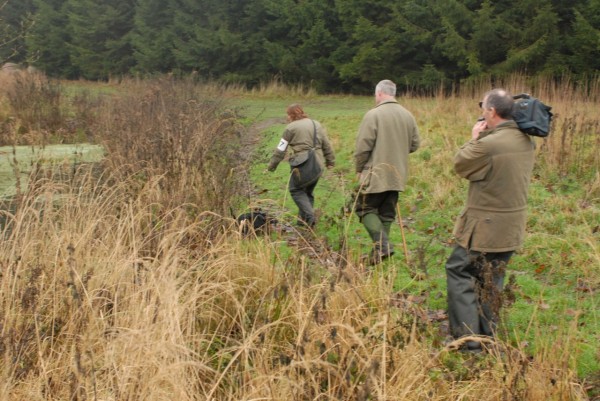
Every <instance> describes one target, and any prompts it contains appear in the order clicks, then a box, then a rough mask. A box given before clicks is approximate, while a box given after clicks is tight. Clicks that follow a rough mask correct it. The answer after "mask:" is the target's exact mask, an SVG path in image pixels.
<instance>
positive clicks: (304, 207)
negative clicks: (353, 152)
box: [267, 104, 335, 227]
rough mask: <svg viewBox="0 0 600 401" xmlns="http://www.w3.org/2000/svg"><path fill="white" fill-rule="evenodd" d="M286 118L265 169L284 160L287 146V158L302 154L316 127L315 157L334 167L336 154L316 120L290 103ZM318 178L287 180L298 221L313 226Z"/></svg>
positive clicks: (270, 168) (306, 150)
mask: <svg viewBox="0 0 600 401" xmlns="http://www.w3.org/2000/svg"><path fill="white" fill-rule="evenodd" d="M287 120H288V121H289V124H288V125H287V126H286V127H285V131H284V132H283V136H282V138H281V140H280V141H279V145H278V146H277V148H276V149H275V150H274V151H273V156H272V157H271V161H270V162H269V166H268V167H267V170H269V171H275V169H276V168H277V166H278V165H279V163H280V162H281V161H282V160H283V158H284V157H285V155H286V152H287V151H288V149H291V153H292V154H291V155H290V161H292V160H293V159H294V158H300V157H303V156H304V155H305V154H306V153H307V152H308V151H309V150H310V149H311V148H312V147H313V138H314V133H315V130H316V133H317V140H316V145H315V150H316V155H317V160H318V161H319V164H320V165H321V167H323V166H326V167H327V168H333V166H334V165H335V154H334V152H333V148H332V147H331V144H330V142H329V138H328V137H327V131H326V130H325V127H323V126H322V125H321V124H320V123H319V122H318V121H316V120H311V119H309V118H308V115H307V114H306V113H305V112H304V110H303V109H302V106H300V105H299V104H292V105H290V106H288V108H287ZM318 182H319V180H318V179H317V180H316V181H314V182H312V183H311V184H309V185H306V186H297V185H295V184H294V180H292V179H290V180H289V191H290V194H291V196H292V199H293V200H294V203H296V206H298V223H299V224H302V225H307V226H309V227H313V226H314V225H315V223H316V221H315V212H314V203H315V197H314V194H313V192H314V190H315V187H316V186H317V183H318Z"/></svg>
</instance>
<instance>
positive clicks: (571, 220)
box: [233, 96, 600, 377]
mask: <svg viewBox="0 0 600 401" xmlns="http://www.w3.org/2000/svg"><path fill="white" fill-rule="evenodd" d="M399 101H400V103H402V104H403V105H405V107H407V108H408V109H409V110H411V111H412V112H413V114H414V115H415V117H416V119H417V121H418V124H419V127H420V131H421V136H422V144H421V147H420V149H419V150H418V151H417V152H415V153H414V154H412V155H411V156H410V158H411V160H410V168H411V177H410V180H409V183H408V186H407V190H406V191H405V192H404V193H403V194H402V195H401V197H400V210H401V214H402V218H403V222H404V225H405V228H404V229H405V236H406V242H407V247H408V256H409V264H408V265H407V263H406V260H405V256H404V254H403V251H402V237H401V232H400V229H399V226H398V225H395V226H394V227H393V229H392V240H393V241H394V243H395V244H396V249H397V251H398V252H396V255H395V256H394V258H393V260H392V261H390V262H386V263H385V264H384V265H383V266H381V267H378V268H376V269H382V270H384V271H393V272H396V273H397V275H396V277H395V279H394V291H397V292H402V293H409V294H411V295H413V296H420V297H422V298H419V300H421V302H423V304H424V305H425V306H426V307H427V308H429V309H431V310H443V309H444V308H445V272H444V263H445V259H446V258H447V256H448V255H449V253H450V250H451V245H450V244H451V243H452V236H451V231H452V228H453V224H454V220H455V218H456V216H457V214H458V212H459V211H460V209H461V207H462V204H463V201H464V199H465V197H466V188H467V183H466V181H465V180H462V179H460V177H458V176H456V175H455V174H454V173H453V171H452V156H453V154H454V152H455V151H456V149H457V148H458V147H459V146H460V145H461V144H462V143H463V142H466V141H467V140H468V139H469V136H470V128H471V125H472V123H473V121H475V120H476V118H477V117H478V112H479V110H478V107H477V101H478V99H475V98H473V99H446V98H439V99H420V98H406V97H400V98H399ZM295 102H298V103H301V104H302V105H303V106H304V108H305V111H306V112H307V113H308V115H309V116H310V117H311V118H314V119H317V120H319V121H320V122H321V123H322V124H323V125H324V126H325V127H326V128H327V130H328V134H329V136H330V139H331V141H332V143H333V146H334V149H335V150H336V157H337V165H336V167H335V169H334V170H332V171H328V172H326V174H325V176H324V177H323V178H322V179H321V181H320V183H319V186H318V188H317V190H316V208H317V209H318V211H319V213H320V216H321V217H320V222H319V224H318V226H317V229H316V231H317V234H318V235H319V236H322V237H324V238H326V240H327V243H328V244H329V245H330V246H332V247H333V248H334V249H339V247H340V246H341V242H342V241H341V239H344V240H345V241H347V245H348V246H349V248H350V250H351V253H352V254H354V255H355V256H357V257H358V255H360V254H361V253H364V252H366V251H367V250H368V249H369V248H370V246H371V245H370V242H369V239H368V236H367V235H366V232H365V231H364V229H363V228H362V226H361V225H360V224H359V223H358V219H357V218H356V217H355V216H346V215H344V214H343V213H341V212H340V210H341V209H342V208H343V207H344V205H345V203H346V201H347V199H348V197H349V196H350V194H351V191H352V189H353V188H354V187H355V185H356V183H355V182H354V181H353V178H354V169H353V165H352V162H353V160H352V154H353V151H354V148H353V146H354V139H355V135H356V132H357V129H358V125H359V124H360V121H361V118H362V116H363V114H364V113H365V112H366V111H367V110H368V109H369V108H371V107H373V104H374V99H373V98H371V97H344V96H331V97H308V98H304V99H303V98H293V97H288V98H283V97H282V98H276V99H271V98H267V99H264V98H252V97H242V98H235V99H234V100H233V104H235V105H238V106H239V107H240V108H241V110H242V114H243V115H244V116H245V117H246V120H247V122H249V123H252V122H259V121H261V120H264V119H271V118H279V119H280V121H278V122H276V123H275V124H273V125H271V126H269V127H267V128H266V129H264V130H263V131H262V132H260V142H259V144H258V146H257V148H256V150H255V158H254V161H255V163H254V167H253V169H252V176H251V177H252V180H253V182H254V185H255V186H256V189H257V193H258V195H256V196H254V197H253V198H252V199H249V202H248V204H249V205H250V206H252V205H254V204H266V205H270V204H271V205H272V204H275V205H278V206H279V207H282V208H283V209H284V210H285V211H287V212H289V216H288V217H289V219H290V220H293V216H294V215H295V213H296V208H295V205H294V204H293V201H292V200H291V199H290V196H289V194H287V193H286V184H287V177H288V172H289V167H288V166H287V164H286V163H282V164H281V165H280V166H279V168H278V170H277V171H276V173H274V174H270V173H265V172H264V168H265V166H266V164H267V163H268V159H269V157H270V155H271V152H272V149H273V148H274V147H275V146H276V144H277V141H278V139H279V138H280V135H281V133H282V132H283V128H284V127H285V124H284V116H285V108H286V106H287V105H288V104H291V103H295ZM561 105H562V104H557V106H556V110H555V111H556V112H557V114H558V115H559V117H558V118H560V116H561V115H563V114H566V112H563V110H561V109H560V108H559V107H560V106H561ZM559 123H560V120H558V122H557V120H555V124H557V125H558V124H559ZM554 134H555V135H558V133H557V132H556V131H555V133H554ZM596 141H597V139H596ZM536 142H537V145H538V149H539V152H538V161H539V162H538V165H537V166H536V169H535V178H534V180H533V182H532V183H531V188H530V201H529V205H530V207H529V223H528V236H527V240H526V242H525V245H524V246H523V248H522V249H521V250H519V252H518V253H517V254H516V255H515V256H514V257H513V259H512V261H511V263H510V266H509V271H508V275H509V276H510V275H512V276H515V279H516V285H515V286H514V291H515V292H516V301H515V303H514V304H513V305H512V306H510V307H508V308H506V310H505V321H504V326H503V335H504V336H505V338H506V339H507V340H509V341H510V342H511V343H513V344H514V345H515V346H518V347H520V348H522V349H524V350H525V352H532V353H533V352H535V350H539V349H540V347H541V348H544V347H547V348H550V349H556V350H557V352H560V350H561V349H564V347H565V344H563V342H564V341H568V342H569V344H567V345H566V346H567V347H568V349H569V352H572V354H571V355H570V356H569V360H570V361H571V363H572V364H573V366H576V369H577V371H578V373H579V375H580V376H581V377H592V376H594V375H598V372H599V371H600V355H599V351H598V350H599V349H600V336H599V335H598V333H600V322H599V318H600V313H599V310H600V308H599V302H600V297H599V296H598V291H599V290H600V287H599V284H600V259H599V257H600V253H599V251H600V248H599V245H598V236H599V234H598V226H599V224H600V214H599V213H600V211H599V203H600V202H599V198H598V196H599V195H600V194H599V192H598V182H597V180H598V170H597V165H596V166H590V167H591V168H592V169H594V168H595V172H594V171H591V172H587V173H586V174H585V176H584V177H576V176H574V175H569V174H562V175H557V173H556V171H555V168H556V167H557V166H553V165H551V164H548V162H547V161H546V160H547V158H548V155H547V152H548V150H547V149H544V140H542V139H539V138H538V139H536ZM545 152H546V153H545ZM548 180H552V182H548ZM594 180H595V181H594ZM415 272H421V273H422V274H421V275H416V277H417V278H423V276H425V278H424V279H415V274H414V273H415ZM396 273H395V274H396ZM507 278H508V277H507Z"/></svg>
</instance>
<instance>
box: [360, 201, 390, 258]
mask: <svg viewBox="0 0 600 401" xmlns="http://www.w3.org/2000/svg"><path fill="white" fill-rule="evenodd" d="M362 223H363V225H364V226H365V228H366V229H367V232H368V233H369V236H370V237H371V239H372V240H373V243H374V244H375V246H374V248H373V250H372V252H371V255H370V256H369V264H370V265H375V264H378V263H381V261H382V260H383V259H387V258H389V257H390V256H392V255H393V254H394V250H393V248H392V246H391V244H390V243H389V240H388V232H389V229H390V227H391V223H389V222H386V223H382V222H381V219H380V218H379V216H377V215H376V214H374V213H369V214H366V215H364V216H363V218H362ZM388 223H389V224H388ZM386 225H387V227H386Z"/></svg>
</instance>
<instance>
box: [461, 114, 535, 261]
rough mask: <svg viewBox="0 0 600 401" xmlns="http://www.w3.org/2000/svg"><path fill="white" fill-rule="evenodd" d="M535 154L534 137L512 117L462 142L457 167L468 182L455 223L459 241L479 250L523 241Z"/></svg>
mask: <svg viewBox="0 0 600 401" xmlns="http://www.w3.org/2000/svg"><path fill="white" fill-rule="evenodd" d="M534 159H535V142H534V141H533V139H532V138H530V137H529V135H527V134H524V133H522V132H521V131H520V130H519V129H518V127H517V124H516V123H515V122H514V121H506V122H503V123H501V124H499V125H498V126H497V127H496V128H495V129H493V130H489V131H484V132H482V134H481V135H480V137H479V139H476V140H471V141H469V142H467V143H466V144H465V145H463V146H462V147H461V148H460V150H459V151H458V153H457V154H456V155H455V157H454V170H455V171H456V173H457V174H458V175H460V176H461V177H463V178H466V179H467V180H469V181H470V183H469V194H468V197H467V204H466V206H465V208H464V209H463V211H462V212H461V214H460V216H459V218H458V220H457V222H456V225H455V228H454V235H455V237H456V242H457V243H458V245H460V246H462V247H463V248H465V249H472V250H474V251H479V252H506V251H514V250H516V249H517V248H519V247H520V246H521V245H522V243H523V239H524V236H525V224H526V220H527V193H528V188H529V182H530V180H531V172H532V170H533V164H534Z"/></svg>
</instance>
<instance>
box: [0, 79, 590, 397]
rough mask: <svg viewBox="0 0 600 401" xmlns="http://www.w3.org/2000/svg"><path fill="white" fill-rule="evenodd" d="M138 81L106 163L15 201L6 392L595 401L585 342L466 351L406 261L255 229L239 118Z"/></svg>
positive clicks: (1, 251) (8, 228)
mask: <svg viewBox="0 0 600 401" xmlns="http://www.w3.org/2000/svg"><path fill="white" fill-rule="evenodd" d="M129 85H131V86H129V87H128V91H127V93H124V94H123V96H122V97H116V98H114V99H112V100H111V101H110V102H108V103H106V104H105V105H103V106H102V107H101V108H99V109H98V119H97V121H98V122H99V124H98V125H97V126H94V127H93V128H94V130H95V132H94V135H98V137H100V138H102V140H103V141H104V143H105V145H106V147H107V150H108V156H107V160H106V162H105V164H104V165H103V166H102V168H98V167H97V166H86V165H80V166H75V168H74V170H73V172H72V174H71V175H70V176H68V177H67V178H65V176H64V175H62V174H59V173H58V172H57V171H56V170H54V169H45V170H37V171H34V172H33V173H32V179H31V180H30V181H29V182H30V184H29V187H28V188H27V189H26V190H24V191H23V192H22V196H21V197H20V198H19V199H17V200H16V203H13V206H12V208H11V209H10V211H9V210H5V211H4V212H3V215H4V216H3V217H4V220H5V221H4V224H3V226H2V227H3V236H4V237H3V240H2V241H0V255H2V257H1V258H0V272H1V276H0V288H1V292H0V319H1V321H0V355H1V357H2V358H1V362H0V377H1V378H2V385H1V386H0V399H2V400H16V399H19V400H20V399H27V400H131V401H133V400H145V401H152V400H182V401H185V400H256V399H270V400H286V399H288V400H289V399H291V400H361V401H362V400H369V399H378V400H458V399H463V400H531V401H537V400H544V401H545V400H585V399H586V396H585V392H584V391H583V389H582V386H581V385H580V384H579V383H578V382H577V380H576V378H575V376H574V371H573V369H572V368H571V367H570V362H571V360H570V356H569V351H570V350H571V347H572V344H569V343H565V344H562V351H563V352H560V353H557V352H552V351H551V347H552V346H553V345H550V344H549V345H548V347H547V348H542V349H541V350H540V351H539V352H538V353H537V354H536V355H535V356H534V358H533V359H531V358H530V357H529V356H527V354H526V353H525V352H523V351H522V350H520V349H517V348H513V347H510V346H509V345H506V344H498V347H497V348H496V349H495V350H494V351H493V352H491V353H490V354H486V355H483V356H479V357H478V356H474V357H464V356H462V355H460V354H456V353H455V352H452V351H451V350H450V349H448V348H446V347H444V345H443V344H442V343H441V342H440V341H441V340H440V339H439V338H438V336H437V335H436V333H435V330H436V329H435V328H434V325H433V324H432V322H431V321H432V318H431V317H430V316H428V311H427V310H424V309H422V308H420V307H419V304H418V303H414V302H411V300H410V299H409V298H407V297H406V296H405V295H403V294H394V293H392V291H391V288H392V287H393V286H392V281H393V280H394V277H395V273H396V272H395V271H394V270H393V269H392V271H383V270H375V271H373V272H372V273H370V274H367V273H366V272H364V271H363V270H362V268H361V267H360V266H359V265H358V264H356V263H354V262H352V261H349V262H348V263H344V264H343V265H337V264H336V263H331V259H330V258H329V257H328V255H327V254H326V253H325V254H323V253H321V255H320V257H319V258H312V257H308V256H306V255H305V254H304V253H302V252H293V253H292V254H289V253H284V252H282V248H281V246H280V242H279V240H277V239H276V240H271V238H269V237H260V238H256V239H254V240H252V241H247V240H242V239H241V238H240V236H239V235H238V233H237V230H236V228H235V226H234V225H233V223H232V221H231V219H227V218H224V217H223V216H225V215H227V213H226V211H225V210H226V209H227V206H228V205H229V204H230V202H231V201H232V200H233V199H234V198H235V196H236V191H239V187H238V186H236V181H235V177H236V172H238V171H240V170H242V167H243V166H241V165H239V164H238V152H239V151H240V150H239V149H236V148H235V146H234V147H233V149H232V148H231V145H232V144H239V143H240V142H238V139H239V136H240V135H243V132H241V131H239V129H240V128H239V127H237V126H236V125H235V122H234V120H233V117H232V116H231V115H230V114H228V113H229V112H227V113H225V112H224V111H223V110H224V109H223V107H221V105H220V104H219V103H218V102H217V103H215V102H213V101H209V99H204V98H201V97H200V98H199V97H198V96H199V95H198V93H199V92H198V91H195V90H192V89H193V88H190V87H189V86H187V85H183V86H179V85H178V84H177V83H173V82H169V81H167V82H165V81H155V82H150V83H143V82H137V83H130V84H129ZM446 139H447V140H455V139H453V138H446ZM240 146H241V145H240ZM40 168H41V167H40ZM240 176H241V174H240ZM438 201H439V202H441V201H442V199H441V198H440V199H438Z"/></svg>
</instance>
